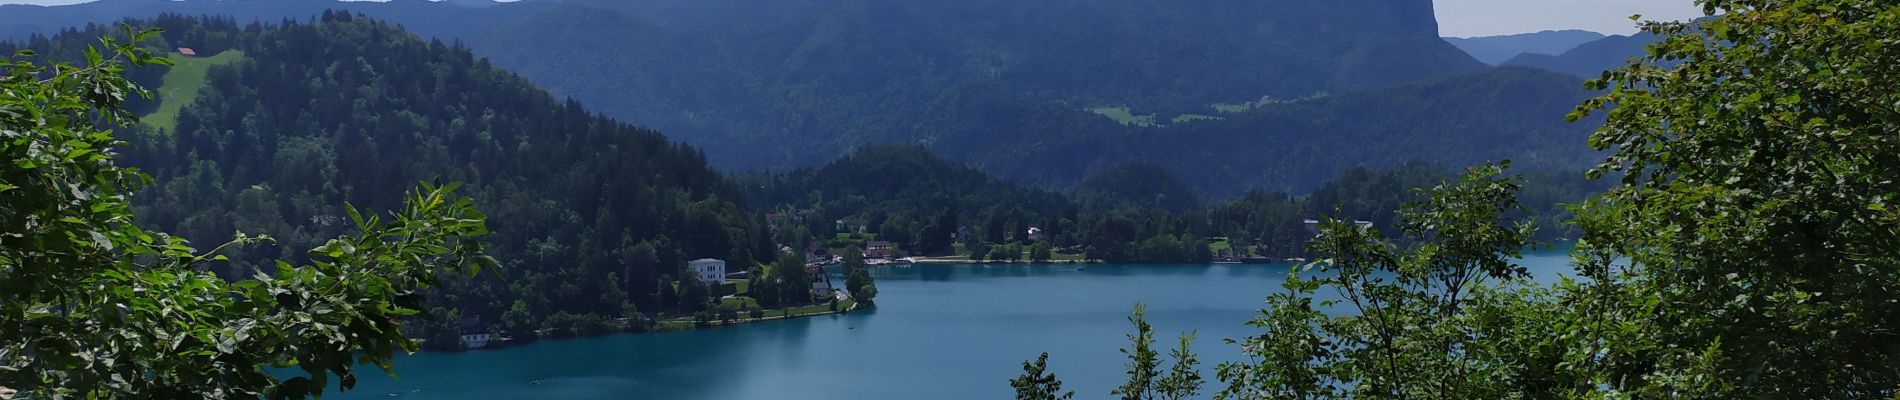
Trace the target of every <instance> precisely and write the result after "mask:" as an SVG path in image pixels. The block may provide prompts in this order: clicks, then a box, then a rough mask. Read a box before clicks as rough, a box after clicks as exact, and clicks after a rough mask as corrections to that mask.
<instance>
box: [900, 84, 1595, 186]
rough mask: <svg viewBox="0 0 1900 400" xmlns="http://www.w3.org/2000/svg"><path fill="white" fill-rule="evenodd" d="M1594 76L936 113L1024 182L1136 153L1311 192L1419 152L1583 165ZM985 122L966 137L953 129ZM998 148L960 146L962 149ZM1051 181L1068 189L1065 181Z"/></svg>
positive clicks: (992, 102)
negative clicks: (1199, 117)
mask: <svg viewBox="0 0 1900 400" xmlns="http://www.w3.org/2000/svg"><path fill="white" fill-rule="evenodd" d="M1582 84H1583V82H1582V80H1580V79H1577V78H1573V77H1569V76H1564V75H1560V74H1556V73H1551V72H1546V71H1539V70H1535V69H1529V68H1521V67H1515V68H1496V69H1488V70H1484V71H1481V72H1477V73H1472V74H1466V75H1459V76H1453V77H1447V78H1440V79H1433V80H1427V81H1422V82H1417V83H1412V84H1406V85H1401V86H1396V87H1391V88H1383V89H1376V90H1367V91H1360V92H1352V93H1344V94H1339V95H1334V96H1327V97H1322V98H1316V99H1309V100H1301V101H1291V102H1281V103H1270V104H1262V105H1258V106H1255V107H1254V108H1253V109H1251V110H1248V111H1243V112H1237V113H1225V114H1219V115H1221V116H1222V117H1224V118H1226V119H1225V120H1219V121H1192V122H1185V123H1177V124H1173V125H1168V126H1160V127H1122V126H1119V125H1117V124H1115V123H1114V122H1112V121H1109V120H1108V119H1106V118H1102V117H1098V116H1094V115H1075V114H1072V113H1065V112H1064V110H1062V109H1061V108H1060V107H1057V106H1037V105H1033V104H1030V103H1027V102H1023V101H1020V99H1016V98H1011V97H1008V96H1006V95H1003V94H999V93H997V92H995V91H982V90H972V91H970V92H963V93H958V94H956V95H957V96H959V97H958V99H959V101H958V102H957V103H955V104H954V105H948V106H947V107H964V108H984V109H983V110H981V111H977V112H982V113H985V114H988V115H992V116H996V117H997V118H994V119H988V120H961V119H952V118H944V119H931V120H926V121H924V122H923V124H921V126H920V129H928V130H931V131H932V132H942V133H941V134H940V136H942V137H943V139H941V141H940V142H939V143H938V145H937V146H936V147H937V148H938V149H940V150H939V151H941V152H942V153H943V154H945V155H947V156H949V157H952V158H957V159H966V160H971V162H972V163H974V164H976V165H979V166H981V167H982V168H983V169H985V170H989V171H992V172H993V173H996V174H999V175H1001V176H1005V177H1015V178H1016V179H1017V180H1020V181H1025V182H1074V181H1076V180H1077V178H1073V177H1079V176H1087V175H1092V174H1094V173H1098V172H1101V171H1104V170H1106V169H1108V168H1113V167H1116V166H1118V165H1120V164H1122V163H1126V162H1130V161H1145V162H1149V163H1153V164H1157V165H1161V166H1164V167H1166V168H1168V169H1169V170H1170V171H1172V172H1173V173H1174V174H1175V175H1177V176H1179V177H1180V178H1181V179H1182V180H1183V181H1185V182H1187V183H1188V184H1189V186H1191V187H1194V188H1196V189H1197V190H1198V191H1200V192H1202V193H1203V194H1206V195H1209V196H1212V197H1231V196H1235V195H1238V194H1241V193H1245V192H1246V191H1249V190H1267V191H1287V192H1291V193H1306V192H1308V191H1310V190H1313V189H1314V188H1316V187H1318V186H1319V185H1320V184H1322V183H1324V182H1326V181H1328V180H1330V179H1333V178H1335V177H1337V176H1338V173H1339V172H1340V171H1344V170H1346V169H1347V168H1352V167H1356V166H1366V167H1372V168H1387V167H1391V166H1394V165H1398V164H1402V163H1405V162H1410V161H1424V162H1428V163H1431V164H1438V165H1470V164H1475V163H1481V162H1484V161H1488V160H1501V159H1512V160H1515V161H1517V163H1518V165H1519V166H1520V167H1521V168H1523V169H1526V170H1554V169H1572V170H1574V169H1576V168H1578V167H1579V166H1582V165H1587V164H1588V163H1589V162H1590V160H1592V159H1594V158H1595V157H1596V155H1593V154H1592V153H1591V152H1590V151H1588V150H1587V149H1580V146H1582V145H1583V139H1584V136H1585V135H1587V134H1588V132H1589V130H1590V129H1591V126H1592V125H1593V122H1591V121H1593V120H1586V121H1583V122H1578V123H1569V122H1565V121H1564V119H1563V115H1564V114H1566V113H1568V112H1569V111H1570V110H1571V109H1572V108H1574V106H1575V105H1576V102H1577V101H1580V100H1582V99H1584V98H1585V96H1587V93H1586V92H1584V91H1582V90H1581V87H1582ZM957 131H962V132H977V133H974V134H967V135H959V134H954V133H951V132H957ZM967 142H986V143H987V144H988V145H989V146H988V147H986V148H984V150H981V151H973V152H969V153H960V152H958V151H956V150H948V149H955V148H973V147H975V146H977V145H978V144H977V143H967ZM1052 186H1059V187H1060V186H1066V185H1062V184H1056V185H1052Z"/></svg>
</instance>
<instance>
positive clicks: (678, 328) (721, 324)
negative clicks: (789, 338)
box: [416, 301, 865, 354]
mask: <svg viewBox="0 0 1900 400" xmlns="http://www.w3.org/2000/svg"><path fill="white" fill-rule="evenodd" d="M815 305H816V304H814V305H813V306H815ZM806 307H810V306H806ZM793 309H794V310H795V309H796V308H793ZM863 309H865V306H864V303H862V302H857V301H853V302H851V305H850V306H849V307H846V308H844V309H840V310H837V311H831V310H825V311H816V312H811V313H805V314H791V315H778V316H767V317H760V318H739V319H735V320H732V322H730V323H728V322H726V321H725V320H717V319H716V320H712V321H709V322H707V323H706V325H704V326H701V325H700V324H699V323H698V322H697V321H693V320H692V319H691V318H692V317H681V318H674V319H666V320H657V321H654V325H653V328H652V329H645V330H631V329H626V328H621V329H618V330H613V331H609V332H601V333H596V334H591V335H574V336H564V337H556V338H540V339H535V340H530V341H519V340H506V341H502V342H491V343H490V344H489V345H487V346H482V347H477V348H464V349H461V350H453V351H451V350H423V351H418V352H416V354H420V353H467V352H474V351H489V350H500V349H506V348H509V347H515V346H526V345H530V344H534V343H538V342H542V341H556V340H572V339H586V338H596V337H602V336H613V335H641V334H650V333H668V332H684V331H693V330H701V329H713V328H725V327H733V326H740V325H746V324H754V323H760V322H770V321H779V320H786V319H796V318H807V317H817V316H825V315H842V314H849V313H852V312H856V311H859V310H863ZM768 311H770V310H768ZM669 322H672V323H675V324H673V325H672V326H669V325H668V323H669ZM421 342H422V340H417V343H421Z"/></svg>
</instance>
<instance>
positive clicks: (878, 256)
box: [864, 240, 897, 260]
mask: <svg viewBox="0 0 1900 400" xmlns="http://www.w3.org/2000/svg"><path fill="white" fill-rule="evenodd" d="M895 251H897V246H896V245H893V244H891V242H887V241H882V240H873V241H869V242H864V258H866V259H873V260H882V259H886V258H891V254H893V253H894V252H895Z"/></svg>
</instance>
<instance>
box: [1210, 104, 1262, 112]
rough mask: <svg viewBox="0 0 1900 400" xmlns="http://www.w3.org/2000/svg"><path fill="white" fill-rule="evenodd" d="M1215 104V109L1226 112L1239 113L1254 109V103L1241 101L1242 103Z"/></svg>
mask: <svg viewBox="0 0 1900 400" xmlns="http://www.w3.org/2000/svg"><path fill="white" fill-rule="evenodd" d="M1213 106H1214V111H1220V112H1224V113H1239V112H1246V111H1247V110H1252V109H1253V103H1240V104H1228V103H1218V104H1214V105H1213Z"/></svg>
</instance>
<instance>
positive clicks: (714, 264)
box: [686, 258, 726, 286]
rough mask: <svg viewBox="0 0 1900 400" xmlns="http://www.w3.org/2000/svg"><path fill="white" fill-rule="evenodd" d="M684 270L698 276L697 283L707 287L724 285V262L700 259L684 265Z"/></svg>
mask: <svg viewBox="0 0 1900 400" xmlns="http://www.w3.org/2000/svg"><path fill="white" fill-rule="evenodd" d="M686 269H688V270H691V271H693V274H695V275H699V281H700V282H701V283H705V284H706V285H707V286H718V285H724V284H726V261H725V260H720V259H717V258H701V259H698V260H693V261H689V262H687V263H686Z"/></svg>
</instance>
